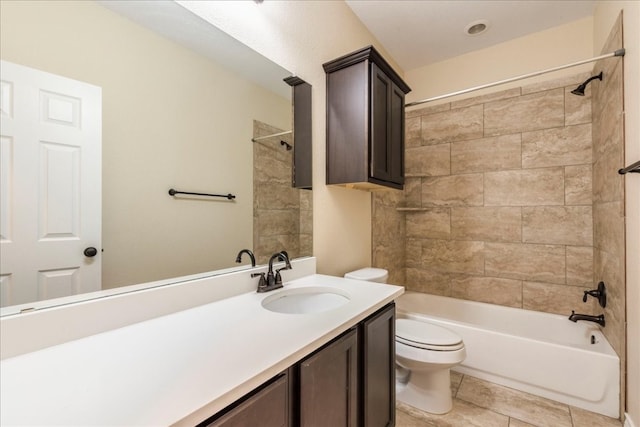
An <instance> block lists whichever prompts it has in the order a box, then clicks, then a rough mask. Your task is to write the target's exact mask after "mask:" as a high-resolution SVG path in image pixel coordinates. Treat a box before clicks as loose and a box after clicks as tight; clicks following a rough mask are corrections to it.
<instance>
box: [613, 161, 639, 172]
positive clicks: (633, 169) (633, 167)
mask: <svg viewBox="0 0 640 427" xmlns="http://www.w3.org/2000/svg"><path fill="white" fill-rule="evenodd" d="M618 173H619V174H620V175H624V174H626V173H640V161H637V162H635V163H633V164H631V165H629V166H627V167H626V168H623V169H620V170H618Z"/></svg>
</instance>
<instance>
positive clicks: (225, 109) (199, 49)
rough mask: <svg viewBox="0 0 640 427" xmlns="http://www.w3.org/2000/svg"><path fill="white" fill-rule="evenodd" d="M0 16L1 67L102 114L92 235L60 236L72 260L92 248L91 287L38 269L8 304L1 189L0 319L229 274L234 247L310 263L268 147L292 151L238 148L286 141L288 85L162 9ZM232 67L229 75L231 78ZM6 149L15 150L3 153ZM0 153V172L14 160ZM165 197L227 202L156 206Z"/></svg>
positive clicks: (14, 284)
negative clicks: (73, 90) (42, 303)
mask: <svg viewBox="0 0 640 427" xmlns="http://www.w3.org/2000/svg"><path fill="white" fill-rule="evenodd" d="M106 6H108V7H106ZM122 13H127V14H128V16H123V15H122ZM0 15H1V19H2V21H1V34H0V36H1V37H0V42H1V46H0V53H1V59H2V60H3V61H8V62H11V63H15V64H19V65H21V66H26V67H30V68H33V69H36V70H40V71H44V72H47V73H52V74H55V75H57V76H64V78H68V79H73V80H75V81H79V82H83V83H86V84H89V85H91V86H95V87H98V88H100V91H101V101H100V105H101V110H102V114H101V117H100V119H101V120H100V126H101V129H102V130H101V150H100V152H101V164H102V166H101V173H100V174H99V181H101V185H100V186H95V185H94V186H93V187H92V188H91V189H90V192H91V193H94V194H95V193H100V192H101V196H100V199H101V203H102V207H101V209H99V210H98V213H97V214H96V215H94V220H95V216H99V217H100V221H99V229H100V231H101V233H99V235H98V237H96V238H93V240H92V241H88V242H80V241H81V240H82V237H83V231H84V230H78V233H77V236H76V235H74V236H71V237H68V236H67V237H66V238H67V240H73V241H78V242H77V244H76V247H75V250H76V252H77V251H80V252H83V251H84V250H85V249H86V248H88V247H95V248H97V254H96V255H95V256H93V257H88V256H83V257H82V258H81V261H80V262H79V264H81V265H93V266H95V265H99V266H100V273H99V275H98V277H97V278H96V279H91V278H90V277H88V276H87V277H83V276H82V272H81V270H79V269H76V268H75V267H69V266H46V267H43V268H41V270H40V271H35V270H34V271H33V272H30V273H28V274H27V275H26V276H25V277H27V279H26V280H24V281H23V283H27V286H30V287H31V289H30V290H29V291H28V292H22V293H21V294H20V293H19V292H16V289H18V288H19V287H20V286H25V285H23V284H22V283H20V282H19V281H18V280H17V279H18V278H17V276H14V277H12V274H10V271H9V270H11V268H9V267H8V264H7V262H8V259H7V257H5V253H6V252H7V251H5V249H6V248H8V244H12V243H15V239H14V240H11V239H8V238H7V237H6V236H8V235H11V233H13V232H14V231H15V230H14V228H15V225H16V224H17V223H18V222H19V221H18V219H19V218H20V215H19V213H13V209H15V206H14V205H13V204H11V203H10V200H16V199H20V198H21V197H22V195H21V194H19V193H18V192H17V191H16V190H15V189H9V188H7V187H6V186H3V187H2V192H3V196H4V195H6V194H9V193H10V192H11V191H13V193H12V194H13V195H12V197H13V199H8V198H7V197H3V198H2V213H3V217H5V218H6V217H8V216H9V215H8V214H7V212H12V215H13V216H12V218H13V219H14V222H13V223H12V222H8V221H3V222H2V227H3V228H2V239H3V240H2V244H3V248H2V249H3V250H2V254H1V255H0V260H1V261H2V276H1V281H0V283H1V286H2V293H1V294H0V296H1V298H2V306H3V314H8V313H11V312H15V310H13V311H11V310H10V309H12V308H14V307H17V308H18V309H19V308H20V307H21V306H22V307H24V306H25V305H24V303H28V302H31V301H35V300H42V299H49V298H56V297H62V296H65V295H69V294H74V293H79V292H88V291H95V290H98V289H101V290H108V289H112V288H121V287H123V286H126V285H132V284H139V283H145V282H151V281H158V280H164V279H170V278H175V277H179V276H185V275H191V274H194V273H208V272H211V274H215V271H217V270H220V269H227V268H231V267H235V266H238V265H239V264H236V263H235V260H236V255H237V253H238V251H239V250H241V249H243V248H248V249H251V250H253V251H254V252H255V253H256V258H257V260H258V263H264V260H265V258H266V259H268V257H269V255H270V254H271V252H275V251H279V250H282V249H286V250H288V251H289V253H290V255H291V257H292V258H293V257H297V256H302V255H311V229H310V227H311V192H310V191H305V190H295V189H292V188H291V178H290V174H291V152H292V151H289V150H286V146H285V145H282V144H281V143H280V142H281V141H286V142H287V144H290V145H293V138H292V137H291V135H289V136H279V137H277V138H276V137H274V138H265V139H262V140H261V141H260V143H259V144H258V143H253V142H252V138H254V137H256V136H266V135H269V134H271V133H277V132H282V131H287V130H291V126H292V124H291V119H292V118H291V108H292V107H291V100H290V98H291V96H290V94H291V88H290V87H289V86H288V85H287V84H285V83H284V82H283V78H284V77H287V76H290V75H291V73H290V72H288V71H286V70H284V69H282V68H280V67H278V66H276V65H275V64H273V63H270V62H269V61H268V60H266V59H265V58H263V57H260V58H259V60H256V59H255V57H256V56H259V55H257V54H255V52H251V51H250V49H248V48H247V47H246V46H243V45H241V44H240V43H238V42H237V41H236V40H234V39H232V38H230V37H229V36H227V35H226V34H224V33H221V32H220V31H219V30H217V29H216V28H215V27H213V26H211V25H210V24H208V23H205V22H204V21H202V20H200V19H199V18H197V17H195V16H194V15H192V14H191V13H190V12H188V11H186V10H185V9H183V8H182V7H181V6H179V5H177V4H175V3H174V2H133V1H129V2H100V3H96V2H88V1H87V2H65V1H48V2H2V13H1V14H0ZM134 20H136V21H138V22H134ZM139 22H142V23H143V24H144V25H141V24H140V23H139ZM154 26H155V27H159V28H162V29H163V32H164V34H158V33H157V32H155V31H152V30H150V29H149V28H148V27H151V28H154ZM176 40H177V41H176ZM214 47H215V48H218V49H217V51H216V52H212V50H214V49H212V48H214ZM214 55H215V56H216V57H217V58H216V59H214V58H212V56H214ZM220 57H222V58H223V59H219V58H220ZM236 60H239V61H240V62H241V63H242V64H243V65H241V68H239V69H238V68H235V69H233V68H231V67H232V64H231V63H232V62H235V61H236ZM256 61H257V62H256ZM258 62H260V63H258ZM2 78H3V80H5V76H4V70H3V76H2ZM258 82H259V83H258ZM3 88H4V86H3ZM51 92H54V93H57V92H56V91H51ZM5 93H6V91H5V90H4V89H3V104H2V105H3V120H5V116H4V112H5V111H4V105H5V104H4V98H5ZM56 102H57V101H55V100H54V101H53V104H51V103H50V104H49V105H58V104H56ZM62 108H63V109H64V108H65V107H64V106H63V107H62ZM3 128H5V126H4V122H3ZM10 140H11V141H12V143H15V141H17V140H18V139H16V138H13V139H12V138H4V139H3V144H5V141H10ZM49 142H55V141H49ZM60 144H63V143H60ZM9 145H11V144H5V145H4V146H3V150H4V151H3V152H2V156H3V157H2V163H1V165H2V168H3V169H4V170H3V173H4V172H6V171H7V170H8V169H9V168H8V166H7V165H9V164H11V162H12V161H14V160H15V159H12V158H11V157H10V156H7V155H6V153H7V152H9V149H6V150H5V148H6V147H8V146H9ZM63 145H64V144H63ZM16 167H17V165H13V168H14V169H15V168H16ZM32 168H36V166H33V167H32ZM85 169H86V168H85ZM7 182H8V181H7V180H3V183H4V184H6V183H7ZM170 188H174V189H177V190H180V191H187V192H202V193H216V194H228V193H230V194H233V195H235V196H236V197H235V199H232V200H228V199H226V198H210V197H201V196H189V195H176V196H170V195H169V194H168V190H169V189H170ZM83 194H84V193H83ZM8 200H9V201H8ZM27 209H34V210H38V209H39V208H38V207H37V206H31V207H27ZM258 209H262V210H261V211H259V210H258ZM12 227H14V228H12ZM32 256H35V255H34V254H26V253H25V254H18V255H17V256H13V257H12V259H18V260H20V259H23V260H24V259H26V257H32ZM243 264H244V265H248V264H249V260H248V257H245V258H243ZM43 270H46V271H47V273H46V274H45V273H43ZM51 272H54V273H51ZM61 272H62V273H64V274H62V273H61ZM66 276H69V277H71V279H69V280H67V278H66ZM123 289H124V288H123ZM19 294H20V295H23V296H21V297H20V298H23V300H20V299H18V298H17V297H16V296H17V295H19ZM24 295H27V296H26V297H25V296H24ZM24 298H27V299H29V301H27V300H24ZM8 306H12V307H8ZM26 306H33V304H27V305H26Z"/></svg>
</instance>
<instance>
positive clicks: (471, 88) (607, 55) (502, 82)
mask: <svg viewBox="0 0 640 427" xmlns="http://www.w3.org/2000/svg"><path fill="white" fill-rule="evenodd" d="M624 53H625V50H624V49H618V50H616V51H615V52H611V53H606V54H604V55H600V56H596V57H594V58H591V59H584V60H582V61H578V62H574V63H571V64H566V65H560V66H559V67H554V68H549V69H546V70H541V71H535V72H533V73H529V74H523V75H521V76H516V77H511V78H509V79H505V80H500V81H497V82H493V83H487V84H484V85H480V86H475V87H470V88H468V89H463V90H459V91H457V92H451V93H447V94H445V95H438V96H434V97H433V98H427V99H423V100H421V101H414V102H409V103H407V104H405V108H407V107H413V106H416V105H420V104H425V103H427V102H431V101H437V100H439V99H444V98H450V97H452V96H456V95H463V94H465V93H469V92H474V91H476V90H480V89H486V88H489V87H493V86H498V85H501V84H504V83H511V82H515V81H517V80H523V79H527V78H529V77H535V76H539V75H540V74H546V73H551V72H553V71H558V70H564V69H565V68H570V67H575V66H578V65H582V64H587V63H589V62H595V61H599V60H600V59H605V58H611V57H613V56H624Z"/></svg>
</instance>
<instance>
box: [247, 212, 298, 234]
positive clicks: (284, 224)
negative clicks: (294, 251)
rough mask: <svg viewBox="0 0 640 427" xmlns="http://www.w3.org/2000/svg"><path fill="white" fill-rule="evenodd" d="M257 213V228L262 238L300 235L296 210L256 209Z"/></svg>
mask: <svg viewBox="0 0 640 427" xmlns="http://www.w3.org/2000/svg"><path fill="white" fill-rule="evenodd" d="M257 212H258V215H257V219H258V227H259V228H260V235H262V236H274V235H277V234H299V233H300V213H299V212H298V210H294V209H282V210H275V209H273V210H266V209H258V211H257Z"/></svg>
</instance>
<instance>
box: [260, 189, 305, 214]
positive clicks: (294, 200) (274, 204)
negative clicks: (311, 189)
mask: <svg viewBox="0 0 640 427" xmlns="http://www.w3.org/2000/svg"><path fill="white" fill-rule="evenodd" d="M273 184H274V185H260V184H259V186H258V187H257V188H256V190H254V191H255V194H254V196H255V202H256V203H257V206H256V207H258V208H260V209H292V208H298V207H299V204H300V199H299V197H298V191H300V190H297V189H295V188H292V187H291V184H290V183H287V185H276V184H275V183H273Z"/></svg>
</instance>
